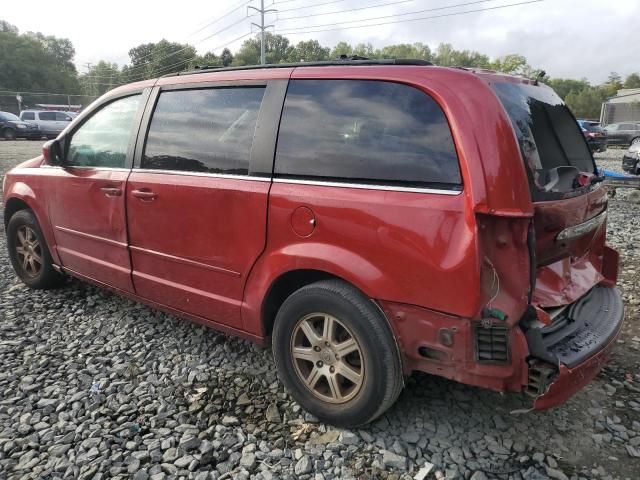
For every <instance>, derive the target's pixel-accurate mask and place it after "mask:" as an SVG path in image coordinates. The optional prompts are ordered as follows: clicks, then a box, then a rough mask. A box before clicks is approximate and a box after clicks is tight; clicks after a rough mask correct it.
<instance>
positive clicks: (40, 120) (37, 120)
mask: <svg viewBox="0 0 640 480" xmlns="http://www.w3.org/2000/svg"><path fill="white" fill-rule="evenodd" d="M20 118H21V119H22V120H24V121H26V122H30V123H33V124H35V125H37V126H38V128H39V129H40V132H42V135H43V136H46V137H49V138H55V137H57V136H58V135H59V134H60V132H62V131H63V130H64V129H65V128H67V126H68V125H69V122H71V121H72V120H73V116H72V115H70V114H69V112H58V111H53V110H23V111H22V112H20Z"/></svg>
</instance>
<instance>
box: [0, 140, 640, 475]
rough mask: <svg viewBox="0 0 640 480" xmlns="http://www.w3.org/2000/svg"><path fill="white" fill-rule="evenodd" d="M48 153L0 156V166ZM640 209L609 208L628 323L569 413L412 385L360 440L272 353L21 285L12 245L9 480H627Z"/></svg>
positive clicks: (457, 388) (4, 468) (6, 314)
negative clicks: (298, 398)
mask: <svg viewBox="0 0 640 480" xmlns="http://www.w3.org/2000/svg"><path fill="white" fill-rule="evenodd" d="M38 148H39V143H38V142H0V169H1V170H2V171H3V172H4V171H6V170H7V169H8V168H10V167H11V166H12V165H14V164H16V163H17V162H18V161H21V160H24V159H26V158H29V157H30V156H33V155H35V154H36V153H37V151H38ZM614 154H617V155H618V156H617V157H616V158H614ZM607 155H608V156H607V157H606V158H605V157H603V158H601V159H600V156H599V159H600V161H602V162H609V163H611V164H612V165H613V164H614V163H615V162H616V161H617V162H618V163H619V158H620V156H621V151H614V153H613V154H612V153H608V154H607ZM607 165H608V164H607ZM638 208H639V207H638V206H637V205H630V204H627V203H626V202H624V199H623V198H622V196H617V197H616V198H615V199H613V200H612V202H611V206H610V217H609V218H610V230H611V232H612V233H611V243H613V244H614V245H615V246H616V247H617V248H619V249H620V251H621V255H622V262H623V272H624V273H623V277H622V279H621V288H622V290H623V292H624V296H625V301H626V302H627V308H628V313H629V315H628V320H627V324H626V326H625V330H624V333H623V337H622V339H621V342H620V345H619V346H618V349H617V351H616V354H615V355H614V358H613V361H612V363H611V365H610V366H609V367H607V369H606V370H605V371H604V372H603V374H601V375H600V376H599V377H598V378H597V379H596V380H595V381H594V382H593V383H592V384H591V385H590V386H589V387H588V388H586V389H585V390H583V391H582V392H580V393H578V394H577V395H576V396H575V397H574V398H572V399H571V400H570V401H569V402H567V404H565V405H564V406H562V407H560V408H556V409H554V410H552V411H549V412H543V413H533V414H526V415H518V416H514V415H511V414H510V413H509V412H510V411H512V410H514V409H516V408H521V407H522V406H523V405H524V403H523V400H522V398H521V397H520V396H517V395H505V396H502V395H499V394H496V393H492V392H488V391H484V390H481V389H476V388H472V387H467V386H463V385H459V384H456V383H454V382H450V381H446V380H443V379H439V378H433V377H429V376H427V375H414V376H412V377H411V378H410V379H409V380H408V385H407V388H406V389H405V391H404V392H403V393H402V395H401V397H400V399H399V401H398V402H397V404H396V405H395V406H394V407H393V408H392V409H391V410H390V411H389V412H388V413H387V414H386V415H384V416H383V417H382V418H380V419H379V420H378V421H376V422H375V423H374V424H372V425H370V426H368V427H366V428H363V429H359V430H354V431H348V430H336V429H334V428H333V427H331V426H328V425H323V424H321V423H318V422H317V420H316V419H315V418H313V417H312V416H311V415H309V414H307V413H305V412H304V411H303V410H302V409H301V408H300V406H298V405H297V404H296V403H295V402H293V401H292V400H291V398H290V397H289V396H288V395H287V394H286V393H285V392H284V390H283V388H282V387H281V385H280V384H279V383H278V381H277V377H276V374H275V367H274V364H273V361H272V359H271V353H270V351H269V350H268V349H261V348H258V347H256V346H254V345H252V344H250V343H248V342H246V341H243V340H239V339H235V338H231V337H227V336H225V335H222V334H219V333H216V332H214V331H211V330H207V329H205V328H203V327H200V326H196V325H194V324H191V323H188V322H185V321H182V320H179V319H176V318H175V317H172V316H170V315H166V314H163V313H159V312H157V311H154V310H151V309H149V308H146V307H144V306H142V305H139V304H136V303H133V302H131V301H128V300H125V299H122V298H120V297H118V296H115V295H112V294H110V293H107V292H105V291H101V290H98V289H96V288H94V287H91V286H89V285H87V284H84V283H81V282H78V281H70V282H69V284H68V285H67V286H66V287H65V288H61V289H57V290H53V291H48V292H38V291H30V290H28V289H26V288H25V287H23V286H22V285H21V284H20V283H18V281H17V278H16V277H15V275H14V274H13V272H12V270H11V267H10V265H9V262H8V258H7V255H6V251H5V250H6V239H5V236H4V233H2V234H1V235H0V365H2V369H0V479H5V478H6V479H14V478H15V479H22V478H24V479H36V478H38V479H40V478H44V479H53V478H96V479H100V478H123V479H124V478H134V479H153V480H160V479H173V478H189V479H199V480H204V479H224V478H238V479H242V478H257V479H274V478H283V479H286V478H301V479H313V480H321V479H326V480H329V479H349V478H387V479H399V478H404V479H409V478H413V477H414V475H416V474H417V472H418V470H419V469H420V468H421V467H423V466H424V465H425V462H429V463H431V464H433V465H434V466H433V468H432V469H431V471H430V472H429V473H428V474H427V477H426V478H427V479H433V478H445V477H446V478H447V479H456V478H460V479H462V478H465V479H470V478H471V479H473V480H484V479H492V478H501V479H505V478H512V479H545V478H554V479H567V478H571V479H578V478H581V479H587V478H588V479H591V478H599V479H613V478H621V479H623V478H629V479H634V480H635V479H637V478H638V472H639V471H640V458H638V457H640V327H639V325H640V322H639V321H638V304H639V298H640V296H639V295H640V292H639V289H640V287H639V286H638V282H637V271H638V268H640V265H639V263H640V262H639V261H638V252H637V248H638V245H639V243H638V240H639V237H640V235H639V233H638V232H639V231H640V230H639V227H640V222H639V220H638V219H639V218H640V217H639V216H638V213H637V209H638ZM634 337H635V338H634Z"/></svg>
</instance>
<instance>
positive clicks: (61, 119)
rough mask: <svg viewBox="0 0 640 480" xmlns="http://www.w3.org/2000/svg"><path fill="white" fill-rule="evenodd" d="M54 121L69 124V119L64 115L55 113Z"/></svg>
mask: <svg viewBox="0 0 640 480" xmlns="http://www.w3.org/2000/svg"><path fill="white" fill-rule="evenodd" d="M56 120H57V121H59V122H70V121H71V117H70V116H69V115H67V114H66V113H62V112H56Z"/></svg>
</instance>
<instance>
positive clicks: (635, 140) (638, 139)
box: [631, 137, 640, 145]
mask: <svg viewBox="0 0 640 480" xmlns="http://www.w3.org/2000/svg"><path fill="white" fill-rule="evenodd" d="M638 143H640V137H636V138H634V139H633V140H631V145H636V144H638Z"/></svg>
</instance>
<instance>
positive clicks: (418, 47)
mask: <svg viewBox="0 0 640 480" xmlns="http://www.w3.org/2000/svg"><path fill="white" fill-rule="evenodd" d="M376 56H377V57H379V58H417V59H420V60H427V61H432V60H433V58H432V55H431V49H430V48H429V46H428V45H425V44H423V43H420V42H418V43H414V44H409V43H400V44H397V45H387V46H386V47H382V48H381V49H380V50H379V51H378V53H377V55H376Z"/></svg>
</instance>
